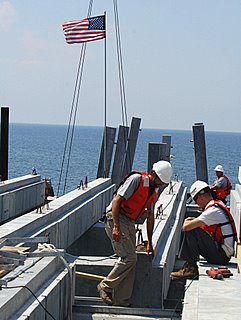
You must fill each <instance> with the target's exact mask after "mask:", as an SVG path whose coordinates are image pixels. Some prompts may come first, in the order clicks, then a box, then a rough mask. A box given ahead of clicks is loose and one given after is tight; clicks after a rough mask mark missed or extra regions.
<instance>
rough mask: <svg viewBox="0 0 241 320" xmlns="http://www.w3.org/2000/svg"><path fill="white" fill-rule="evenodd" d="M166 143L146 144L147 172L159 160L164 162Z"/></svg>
mask: <svg viewBox="0 0 241 320" xmlns="http://www.w3.org/2000/svg"><path fill="white" fill-rule="evenodd" d="M166 148H167V144H166V143H155V142H151V143H149V144H148V165H147V170H148V172H150V171H151V168H152V165H153V163H155V162H157V161H159V160H166Z"/></svg>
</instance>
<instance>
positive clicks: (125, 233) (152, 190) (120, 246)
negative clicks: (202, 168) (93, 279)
mask: <svg viewBox="0 0 241 320" xmlns="http://www.w3.org/2000/svg"><path fill="white" fill-rule="evenodd" d="M171 175H172V167H171V165H170V163H169V162H167V161H158V162H156V163H154V164H153V167H152V170H151V172H150V173H149V174H148V173H146V172H132V173H131V174H129V175H128V177H127V178H126V179H124V181H123V183H122V184H121V185H120V186H119V188H118V190H117V193H116V195H115V196H114V198H113V200H112V202H111V203H110V205H109V206H108V207H107V210H106V211H107V213H106V216H107V222H106V233H107V235H108V237H109V238H110V240H111V242H112V246H113V249H114V251H115V253H116V254H117V256H118V257H119V260H118V262H117V263H116V264H115V266H114V268H113V269H112V271H111V272H110V273H109V274H108V276H107V277H106V278H105V279H104V280H102V281H101V282H100V283H99V284H98V286H97V289H98V291H99V294H100V297H101V298H102V300H104V302H105V303H106V304H108V305H117V306H129V305H130V298H131V295H132V290H133V284H134V278H135V267H136V261H137V254H136V230H135V223H136V222H137V221H138V220H139V219H143V216H144V215H146V218H147V236H148V243H147V247H146V252H147V254H148V255H149V254H150V255H153V254H154V251H153V247H152V232H153V227H154V214H153V206H154V205H153V203H154V202H155V200H156V197H157V193H158V189H159V188H160V187H161V186H163V185H164V184H168V183H169V182H170V179H171Z"/></svg>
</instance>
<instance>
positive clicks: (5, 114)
mask: <svg viewBox="0 0 241 320" xmlns="http://www.w3.org/2000/svg"><path fill="white" fill-rule="evenodd" d="M8 135H9V107H1V141H0V175H1V176H0V180H2V181H4V180H8Z"/></svg>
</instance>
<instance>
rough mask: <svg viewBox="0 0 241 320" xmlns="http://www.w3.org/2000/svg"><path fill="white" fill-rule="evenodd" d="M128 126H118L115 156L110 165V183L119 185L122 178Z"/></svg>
mask: <svg viewBox="0 0 241 320" xmlns="http://www.w3.org/2000/svg"><path fill="white" fill-rule="evenodd" d="M128 132H129V127H125V126H119V132H118V138H117V143H116V149H115V156H114V161H113V167H112V174H111V180H112V183H115V184H116V185H119V183H120V182H121V179H122V171H123V165H124V160H125V152H126V145H127V139H128Z"/></svg>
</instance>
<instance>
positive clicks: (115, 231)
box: [112, 225, 121, 242]
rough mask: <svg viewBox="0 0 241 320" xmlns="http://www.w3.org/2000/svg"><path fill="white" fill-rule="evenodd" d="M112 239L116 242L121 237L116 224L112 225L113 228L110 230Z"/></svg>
mask: <svg viewBox="0 0 241 320" xmlns="http://www.w3.org/2000/svg"><path fill="white" fill-rule="evenodd" d="M112 239H113V240H114V241H116V242H119V241H120V239H121V231H120V227H119V226H117V225H114V227H113V230H112Z"/></svg>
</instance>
